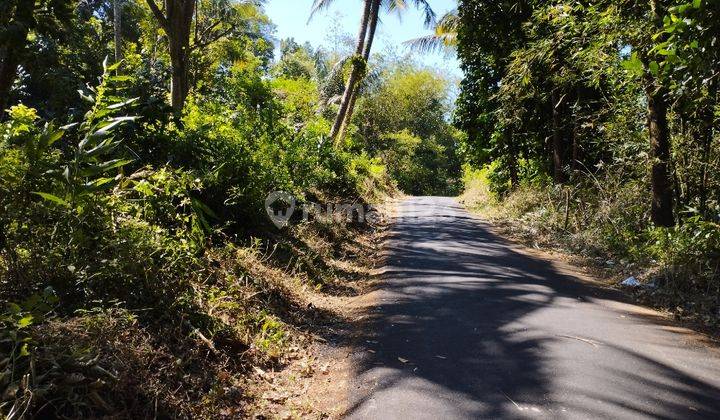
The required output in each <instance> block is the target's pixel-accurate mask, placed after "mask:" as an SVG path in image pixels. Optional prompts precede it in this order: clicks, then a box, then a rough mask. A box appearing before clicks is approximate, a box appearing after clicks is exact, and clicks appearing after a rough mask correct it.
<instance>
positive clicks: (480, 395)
mask: <svg viewBox="0 0 720 420" xmlns="http://www.w3.org/2000/svg"><path fill="white" fill-rule="evenodd" d="M411 200H412V201H413V203H412V204H413V205H412V208H410V209H407V208H406V209H405V210H404V211H401V214H400V217H399V218H398V221H397V223H396V225H395V228H394V229H393V230H394V232H395V233H394V234H393V239H392V240H391V241H390V243H389V249H388V251H389V259H388V265H387V269H386V271H385V273H384V279H385V281H383V285H382V288H381V292H380V301H379V302H378V305H377V307H376V308H375V309H374V311H373V313H372V316H371V319H370V320H369V321H367V322H365V324H364V325H365V327H364V328H365V333H364V335H363V336H362V337H361V339H360V340H359V343H358V344H357V348H356V351H355V352H354V355H355V356H354V358H355V360H354V361H355V363H354V366H355V371H354V374H353V375H352V377H354V378H355V380H354V383H351V386H350V395H349V400H350V407H349V408H348V410H347V411H346V413H345V414H346V416H347V417H350V418H383V419H388V418H478V417H482V418H519V417H520V418H524V417H535V416H540V417H548V416H553V417H569V418H627V417H634V418H637V417H645V416H647V417H653V418H667V419H674V418H720V388H718V379H717V378H719V377H720V375H718V373H720V363H719V362H718V361H717V360H718V358H717V357H715V359H714V362H713V363H708V364H707V366H705V365H703V364H704V363H706V361H707V354H706V352H707V351H708V350H707V349H693V350H692V352H691V350H687V349H684V348H681V341H680V340H678V339H675V338H674V336H673V335H672V334H670V333H663V332H660V331H659V330H658V329H657V328H653V324H652V322H650V321H648V320H647V319H643V318H642V317H636V316H633V315H629V314H628V313H627V312H626V311H623V310H620V309H614V308H613V306H612V305H611V304H613V303H614V304H620V306H619V307H622V304H629V302H628V301H627V299H626V297H625V296H624V295H623V294H621V293H619V292H618V291H614V290H611V289H605V288H600V287H594V286H591V285H588V284H587V283H584V282H582V281H580V280H578V279H576V278H573V277H570V276H568V275H564V274H562V273H559V272H557V271H556V270H555V269H554V268H553V267H552V265H551V264H549V263H548V262H547V261H543V260H540V259H537V258H534V257H531V256H528V255H524V254H520V253H518V252H516V251H514V250H513V249H512V248H511V246H510V245H509V244H508V243H507V242H505V241H504V240H502V239H500V238H498V237H496V236H495V235H494V234H493V233H491V232H490V231H489V230H487V229H486V228H484V227H483V225H482V224H480V223H478V221H477V220H475V219H474V218H472V217H470V216H469V215H468V214H467V213H466V212H465V211H464V210H462V209H461V208H459V206H458V205H457V204H455V203H454V201H453V200H452V199H440V200H439V201H438V199H429V198H413V199H411ZM438 203H440V205H438ZM624 336H625V338H626V340H623V337H624ZM636 346H637V347H638V348H635V347H636ZM640 346H642V348H640ZM644 349H648V350H647V351H645V350H644ZM664 354H669V355H671V356H672V357H668V358H664V356H663V355H664ZM703 355H704V357H705V360H703ZM686 359H687V360H686ZM671 360H675V361H677V360H682V361H683V363H685V362H686V363H685V364H684V365H682V366H678V364H677V363H671V362H670V361H671ZM697 372H705V374H704V375H702V374H700V373H697ZM701 376H704V377H703V378H701ZM710 378H715V380H713V379H710Z"/></svg>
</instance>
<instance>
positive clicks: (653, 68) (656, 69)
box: [650, 61, 660, 76]
mask: <svg viewBox="0 0 720 420" xmlns="http://www.w3.org/2000/svg"><path fill="white" fill-rule="evenodd" d="M659 72H660V66H659V65H658V63H657V61H651V62H650V73H652V74H653V76H657V75H658V73H659Z"/></svg>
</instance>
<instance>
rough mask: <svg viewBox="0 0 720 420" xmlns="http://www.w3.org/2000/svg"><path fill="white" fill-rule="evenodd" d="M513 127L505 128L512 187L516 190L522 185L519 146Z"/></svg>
mask: <svg viewBox="0 0 720 420" xmlns="http://www.w3.org/2000/svg"><path fill="white" fill-rule="evenodd" d="M513 137H514V136H513V132H512V129H510V128H506V129H505V142H506V143H507V147H508V151H509V153H508V172H509V175H510V189H511V190H514V189H516V188H517V187H519V186H520V177H519V175H518V166H519V165H518V151H517V150H518V148H517V147H515V141H514V138H513Z"/></svg>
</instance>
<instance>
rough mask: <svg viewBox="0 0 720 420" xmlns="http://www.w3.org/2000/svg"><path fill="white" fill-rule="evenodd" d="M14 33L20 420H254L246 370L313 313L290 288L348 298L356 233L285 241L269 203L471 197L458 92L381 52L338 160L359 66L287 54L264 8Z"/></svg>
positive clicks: (39, 21) (210, 5)
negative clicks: (225, 417) (461, 149)
mask: <svg viewBox="0 0 720 420" xmlns="http://www.w3.org/2000/svg"><path fill="white" fill-rule="evenodd" d="M116 13H120V14H122V16H120V15H115V14H116ZM116 17H117V18H118V19H116ZM120 17H121V19H120ZM0 34H2V37H1V38H0V98H2V101H0V105H2V106H3V108H4V109H3V112H2V115H1V116H0V124H1V125H0V300H1V301H2V302H3V305H2V306H3V307H2V309H1V312H0V326H1V327H2V332H1V333H0V350H1V353H2V357H0V413H2V414H3V415H5V416H8V418H22V417H24V416H38V417H88V416H91V417H92V416H100V415H105V414H117V413H120V414H119V415H120V416H125V417H128V418H142V417H154V416H155V417H156V416H160V417H173V418H176V417H188V418H190V417H197V416H202V417H213V418H215V417H217V415H218V413H219V412H220V411H221V410H228V409H231V410H241V409H242V405H241V404H239V401H242V400H247V399H248V398H247V397H246V396H243V395H242V393H241V392H238V391H234V389H235V388H236V387H237V384H238V383H239V382H240V379H241V378H242V374H243V372H244V371H245V370H246V369H247V366H244V363H246V362H247V361H248V360H249V359H251V358H254V360H260V361H271V360H273V359H274V358H276V357H277V355H278V351H279V350H278V349H279V348H280V347H281V346H282V345H283V343H286V341H287V337H286V334H285V329H286V328H289V327H287V324H289V323H292V320H294V319H300V318H302V317H303V316H304V313H305V312H304V311H305V309H304V307H294V306H293V305H295V303H293V298H291V296H292V295H293V293H294V292H293V291H292V290H290V289H291V288H292V287H295V286H297V287H300V286H298V285H297V284H295V283H293V282H294V281H295V280H297V279H300V280H299V281H300V282H301V283H303V284H301V286H303V287H304V285H307V286H310V287H312V288H313V289H315V290H325V289H328V290H329V289H331V286H330V285H329V284H328V283H327V282H329V281H331V280H328V279H327V278H326V277H327V276H326V274H327V273H332V268H331V267H328V266H327V264H325V263H323V262H322V261H320V260H322V258H323V257H324V256H325V254H323V253H327V254H328V255H331V254H332V253H333V252H334V253H340V252H341V250H342V249H343V248H342V246H340V244H339V243H334V242H339V241H340V240H341V239H340V236H342V235H341V233H342V232H345V236H346V237H349V236H351V235H350V234H349V233H347V229H349V228H354V229H358V227H346V226H344V225H334V224H332V223H330V225H328V224H326V222H327V221H323V220H319V219H318V220H315V221H313V222H311V223H309V224H304V225H301V226H299V227H295V228H291V229H288V230H285V231H282V232H278V231H277V229H276V228H275V227H274V226H273V225H272V224H271V223H270V221H269V220H268V218H267V216H266V215H265V211H266V210H265V199H266V197H267V195H268V193H270V192H272V191H276V190H283V191H287V192H290V193H292V194H293V195H294V196H295V197H298V199H299V200H300V201H322V202H338V201H352V202H355V201H360V202H366V203H367V202H369V201H370V200H379V199H381V198H382V197H383V196H384V195H385V194H388V193H392V192H394V191H395V190H396V188H397V187H398V186H399V187H400V188H401V189H403V190H405V191H407V192H411V193H452V192H453V191H454V190H456V189H457V182H456V180H457V178H458V176H459V172H460V168H459V163H458V161H457V158H456V156H455V149H456V147H457V143H458V141H459V140H460V139H461V137H460V136H459V134H458V133H457V132H456V131H455V130H454V129H453V128H451V126H450V125H449V123H448V118H449V113H450V109H449V104H448V93H447V92H448V88H449V82H448V81H447V80H445V79H444V78H443V77H442V76H441V75H439V74H437V73H435V72H433V71H431V70H427V69H423V68H420V67H418V66H417V65H415V64H413V63H412V62H411V61H410V60H407V59H397V58H388V57H373V59H371V60H370V62H369V64H368V73H367V76H366V77H365V78H364V79H363V80H362V81H361V83H360V85H359V86H360V87H361V90H360V94H361V96H360V97H359V98H358V103H359V111H358V112H357V113H355V117H354V119H353V121H352V122H353V123H352V124H351V125H350V126H349V127H348V132H349V133H350V134H349V135H348V136H347V138H346V139H345V142H344V144H342V145H341V147H334V145H333V142H332V141H328V134H329V132H330V128H331V125H332V120H333V118H334V117H335V114H336V113H337V107H338V96H339V95H341V94H342V92H343V87H344V86H345V80H346V79H347V78H348V75H349V74H350V72H351V68H352V67H353V64H352V63H351V61H352V60H351V59H349V54H345V53H344V52H343V51H344V49H343V46H337V48H336V49H335V50H333V51H326V50H324V49H322V48H314V47H312V46H310V45H298V44H297V43H295V42H294V41H292V40H284V41H282V42H281V45H280V54H279V56H278V57H274V55H275V51H274V41H273V38H272V34H273V25H272V23H271V22H270V20H269V19H268V17H267V16H265V14H264V12H263V7H262V5H261V2H255V1H225V0H202V1H189V0H172V1H170V0H168V1H166V2H164V5H159V4H156V2H154V1H141V0H123V1H120V0H114V1H109V0H92V1H79V2H74V1H59V0H58V1H55V0H48V1H36V2H32V1H30V2H25V1H10V2H3V4H2V6H0ZM6 82H7V83H6ZM308 235H316V236H318V237H319V238H314V239H312V240H310V239H309V238H308V237H307V236H308ZM323 241H326V242H329V243H331V244H333V246H327V247H325V248H327V250H324V251H322V252H321V251H318V249H317V248H318V246H319V245H318V244H322V243H324V242H323ZM325 248H323V249H325ZM261 250H265V251H266V252H270V251H272V252H270V253H271V254H272V255H271V257H267V258H266V259H263V258H262V256H261V255H260V254H261ZM275 263H276V264H277V267H273V264H275ZM282 267H284V269H286V270H287V271H283V269H281V268H282ZM286 277H287V278H286ZM330 277H332V276H330ZM6 303H7V304H6ZM298 308H299V309H298ZM208 351H209V353H208ZM208 354H210V355H211V356H210V357H208V356H207V355H208ZM133 375H136V376H133ZM228 407H231V408H228ZM224 412H225V413H226V414H227V412H226V411H224ZM233 413H234V412H233ZM233 413H231V414H233ZM234 414H237V413H234Z"/></svg>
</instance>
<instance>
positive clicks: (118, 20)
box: [113, 0, 123, 62]
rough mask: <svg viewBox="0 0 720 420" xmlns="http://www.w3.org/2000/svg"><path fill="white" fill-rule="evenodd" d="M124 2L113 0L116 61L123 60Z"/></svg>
mask: <svg viewBox="0 0 720 420" xmlns="http://www.w3.org/2000/svg"><path fill="white" fill-rule="evenodd" d="M122 3H123V0H113V41H114V44H115V45H114V47H115V62H119V61H120V60H122Z"/></svg>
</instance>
